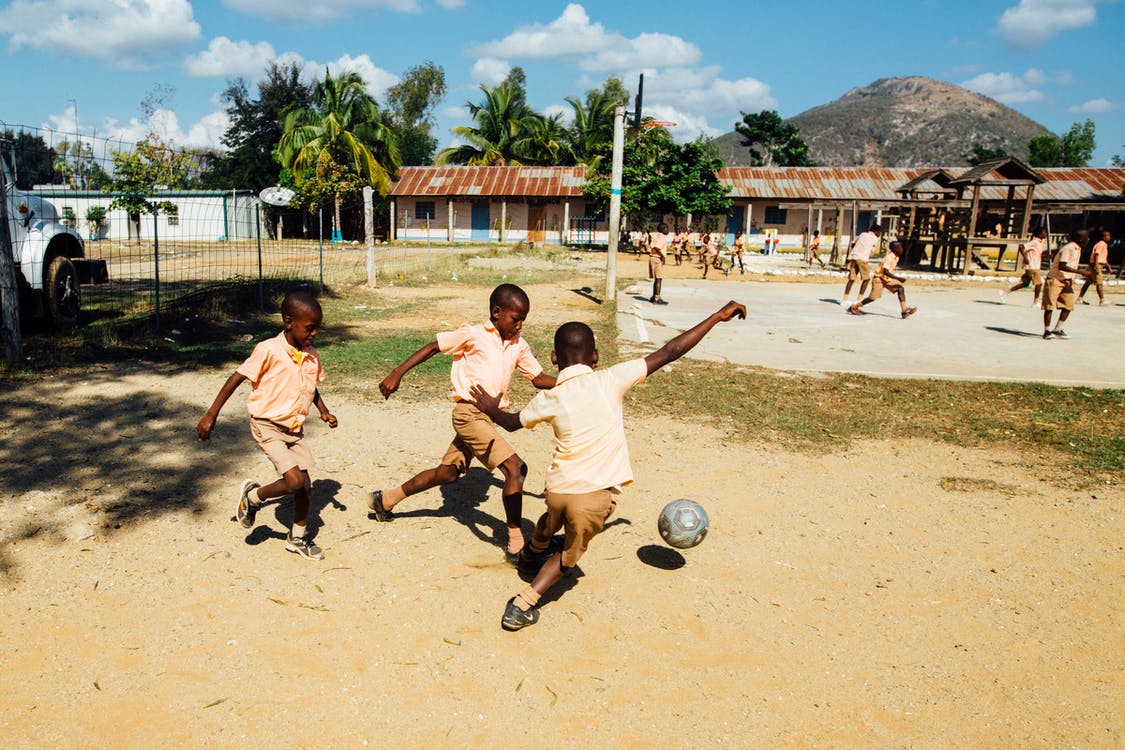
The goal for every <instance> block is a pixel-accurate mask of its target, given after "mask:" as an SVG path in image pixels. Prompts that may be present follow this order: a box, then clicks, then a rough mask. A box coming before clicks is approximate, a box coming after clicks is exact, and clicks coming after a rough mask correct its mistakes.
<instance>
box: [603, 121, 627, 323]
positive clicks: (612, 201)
mask: <svg viewBox="0 0 1125 750" xmlns="http://www.w3.org/2000/svg"><path fill="white" fill-rule="evenodd" d="M624 164H625V107H623V106H618V107H615V108H614V110H613V171H612V172H611V173H610V182H609V255H608V256H607V257H606V261H605V299H606V301H607V302H608V301H616V300H617V240H618V235H620V234H621V173H622V171H623V169H624Z"/></svg>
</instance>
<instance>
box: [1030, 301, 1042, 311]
mask: <svg viewBox="0 0 1125 750" xmlns="http://www.w3.org/2000/svg"><path fill="white" fill-rule="evenodd" d="M1042 306H1043V305H1042V304H1041V303H1040V302H1039V300H1037V299H1033V300H1031V307H1032V309H1034V310H1038V309H1039V308H1040V307H1042Z"/></svg>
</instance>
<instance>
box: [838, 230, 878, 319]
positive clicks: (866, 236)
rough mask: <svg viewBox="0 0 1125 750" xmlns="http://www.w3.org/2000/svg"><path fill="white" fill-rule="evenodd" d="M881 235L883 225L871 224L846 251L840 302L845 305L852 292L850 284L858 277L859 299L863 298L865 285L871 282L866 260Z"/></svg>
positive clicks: (869, 257) (865, 289) (876, 245)
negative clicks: (842, 291) (846, 272)
mask: <svg viewBox="0 0 1125 750" xmlns="http://www.w3.org/2000/svg"><path fill="white" fill-rule="evenodd" d="M882 236H883V227H881V226H879V225H878V224H872V225H871V227H870V228H869V229H868V230H867V231H866V232H863V233H861V234H860V235H859V236H858V237H856V238H855V242H853V243H852V247H851V250H849V251H848V281H847V283H846V284H845V285H844V298H843V299H842V300H840V304H841V305H844V306H845V307H847V305H848V295H849V294H851V293H852V284H854V283H855V280H856V279H859V299H863V294H864V292H866V291H867V285H868V284H869V283H871V269H870V267H869V266H868V261H869V260H871V253H872V252H874V250H875V248H877V247H879V238H880V237H882Z"/></svg>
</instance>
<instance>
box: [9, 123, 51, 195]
mask: <svg viewBox="0 0 1125 750" xmlns="http://www.w3.org/2000/svg"><path fill="white" fill-rule="evenodd" d="M0 142H3V145H4V147H8V144H11V146H10V148H11V149H12V152H13V155H14V157H15V168H16V187H17V188H19V189H20V190H31V189H32V187H34V186H35V185H48V184H52V183H55V182H57V181H58V180H59V176H58V175H57V174H55V168H54V164H55V156H56V154H55V150H54V149H52V148H51V147H50V146H48V145H47V142H46V141H44V140H43V138H42V136H38V135H32V134H31V133H28V132H26V131H24V130H21V131H19V132H18V133H17V132H16V131H13V130H11V129H5V130H2V131H0Z"/></svg>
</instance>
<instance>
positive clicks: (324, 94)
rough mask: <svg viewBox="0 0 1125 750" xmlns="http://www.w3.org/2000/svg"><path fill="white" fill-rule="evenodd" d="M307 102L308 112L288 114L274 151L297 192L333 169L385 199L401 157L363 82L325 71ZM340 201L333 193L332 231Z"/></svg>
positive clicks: (349, 75) (305, 109)
mask: <svg viewBox="0 0 1125 750" xmlns="http://www.w3.org/2000/svg"><path fill="white" fill-rule="evenodd" d="M312 98H313V104H312V106H310V107H302V108H300V109H295V110H292V111H290V112H289V113H288V114H287V115H286V117H285V124H284V127H283V131H284V132H283V135H282V136H281V140H280V141H279V142H278V145H277V155H278V161H279V162H280V164H281V165H282V166H283V167H286V168H289V169H292V170H293V177H294V180H295V181H296V184H297V186H298V187H302V186H303V183H304V181H305V180H306V179H308V178H310V177H316V178H319V179H320V180H327V179H329V177H330V176H331V175H334V174H336V171H335V168H337V167H338V168H339V169H341V170H343V172H344V173H350V174H353V175H355V176H356V177H358V178H359V179H360V180H361V181H362V184H368V185H371V186H372V187H374V188H375V189H376V190H377V191H378V192H379V194H380V195H386V194H387V190H388V189H389V188H390V181H391V175H392V174H393V173H395V172H396V171H397V170H398V167H399V165H400V164H401V157H400V155H399V150H398V144H397V143H396V142H395V138H394V134H393V132H392V131H391V129H390V128H389V127H388V126H387V124H386V122H385V118H384V115H383V113H382V112H380V111H379V108H378V107H377V106H376V104H375V100H374V99H372V98H371V96H369V95H368V93H367V92H366V90H365V89H364V87H363V80H362V79H361V78H360V77H359V75H357V74H355V73H344V74H343V75H341V76H339V77H338V78H333V77H332V74H331V73H329V72H328V71H325V74H324V80H323V81H318V82H317V84H316V87H315V89H314V90H313V97H312ZM343 197H344V196H343V194H342V193H335V194H333V199H332V203H333V210H334V219H335V223H334V225H333V226H334V227H335V228H336V229H337V230H339V228H340V201H341V199H342V198H343Z"/></svg>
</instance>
